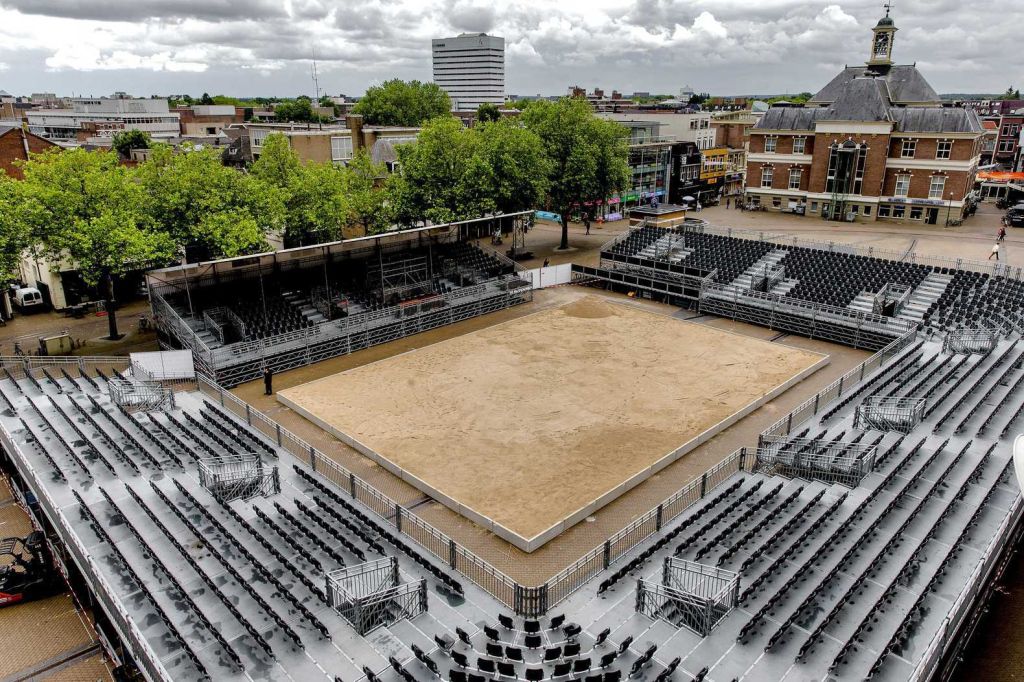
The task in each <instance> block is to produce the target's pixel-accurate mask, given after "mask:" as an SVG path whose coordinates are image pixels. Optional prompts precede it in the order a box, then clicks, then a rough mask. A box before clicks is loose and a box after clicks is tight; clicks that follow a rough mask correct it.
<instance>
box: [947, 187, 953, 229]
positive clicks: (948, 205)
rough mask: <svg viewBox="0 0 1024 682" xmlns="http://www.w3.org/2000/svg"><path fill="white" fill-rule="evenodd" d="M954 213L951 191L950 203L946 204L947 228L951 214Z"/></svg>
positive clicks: (951, 191)
mask: <svg viewBox="0 0 1024 682" xmlns="http://www.w3.org/2000/svg"><path fill="white" fill-rule="evenodd" d="M952 212H953V190H949V201H947V202H946V227H949V218H950V214H951V213H952Z"/></svg>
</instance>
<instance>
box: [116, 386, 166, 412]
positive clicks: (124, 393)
mask: <svg viewBox="0 0 1024 682" xmlns="http://www.w3.org/2000/svg"><path fill="white" fill-rule="evenodd" d="M107 390H108V391H109V393H110V399H111V400H112V401H113V402H114V404H115V405H119V406H121V407H122V408H124V409H126V410H138V411H143V412H151V411H153V410H164V411H166V410H169V409H171V408H173V407H174V391H172V390H171V389H170V388H168V387H167V386H164V385H163V384H161V383H160V382H159V381H139V380H137V379H135V378H131V379H117V378H111V379H110V380H109V381H108V382H107Z"/></svg>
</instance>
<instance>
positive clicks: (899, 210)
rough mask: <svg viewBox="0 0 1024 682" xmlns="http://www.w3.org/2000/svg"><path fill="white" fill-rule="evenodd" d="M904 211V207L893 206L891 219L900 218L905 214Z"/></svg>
mask: <svg viewBox="0 0 1024 682" xmlns="http://www.w3.org/2000/svg"><path fill="white" fill-rule="evenodd" d="M906 210H907V209H906V207H905V206H893V207H892V217H893V218H902V217H903V215H904V213H906Z"/></svg>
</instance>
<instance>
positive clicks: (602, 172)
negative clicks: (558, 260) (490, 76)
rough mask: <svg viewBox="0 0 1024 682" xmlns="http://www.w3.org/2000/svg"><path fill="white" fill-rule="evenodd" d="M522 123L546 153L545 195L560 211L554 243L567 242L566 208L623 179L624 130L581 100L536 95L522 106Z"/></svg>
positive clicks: (596, 197) (598, 197)
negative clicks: (558, 234) (559, 228)
mask: <svg viewBox="0 0 1024 682" xmlns="http://www.w3.org/2000/svg"><path fill="white" fill-rule="evenodd" d="M521 118H522V120H523V123H524V125H525V126H526V128H527V129H528V130H530V131H532V132H533V133H535V134H536V135H537V136H538V137H539V138H540V140H541V143H542V145H543V149H544V153H545V155H546V157H547V159H548V162H549V163H548V165H547V166H546V170H547V173H548V182H549V186H548V201H549V204H550V206H551V208H552V209H553V210H554V211H555V212H557V213H559V214H560V215H561V217H562V241H561V245H560V248H562V249H566V248H568V247H569V222H568V221H569V213H570V212H571V211H572V210H573V209H574V208H580V207H582V206H584V205H586V204H589V203H592V202H597V201H602V200H604V199H606V198H608V197H609V196H610V195H611V194H612V193H613V192H615V191H617V190H621V189H623V188H624V187H626V185H627V183H628V181H629V164H628V160H629V131H628V130H627V129H626V127H625V126H623V125H621V124H619V123H616V122H615V121H608V120H605V119H601V118H598V117H597V116H595V115H594V112H593V110H592V109H591V107H590V105H589V104H588V103H587V101H586V100H584V99H580V98H578V97H563V98H562V99H560V100H558V101H557V102H549V101H543V100H541V101H537V102H534V103H533V104H531V105H530V106H529V107H527V108H526V109H525V110H523V114H522V116H521Z"/></svg>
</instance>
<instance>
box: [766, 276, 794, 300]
mask: <svg viewBox="0 0 1024 682" xmlns="http://www.w3.org/2000/svg"><path fill="white" fill-rule="evenodd" d="M799 283H800V280H798V279H792V278H790V277H786V278H785V279H783V280H782V281H781V282H779V283H778V284H776V285H775V286H773V287H772V288H771V291H770V292H769V293H772V294H775V295H776V296H786V295H787V294H789V292H791V291H792V290H793V288H794V287H795V286H796V285H797V284H799Z"/></svg>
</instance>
